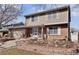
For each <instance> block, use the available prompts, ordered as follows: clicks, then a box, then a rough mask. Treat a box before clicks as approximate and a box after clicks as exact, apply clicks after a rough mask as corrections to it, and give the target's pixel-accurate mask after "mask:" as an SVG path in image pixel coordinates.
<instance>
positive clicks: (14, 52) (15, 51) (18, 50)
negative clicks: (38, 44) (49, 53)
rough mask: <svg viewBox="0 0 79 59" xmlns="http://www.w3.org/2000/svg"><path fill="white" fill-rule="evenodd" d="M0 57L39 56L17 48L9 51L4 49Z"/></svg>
mask: <svg viewBox="0 0 79 59" xmlns="http://www.w3.org/2000/svg"><path fill="white" fill-rule="evenodd" d="M0 55H39V54H37V53H34V52H30V51H25V50H21V49H17V48H9V49H3V50H2V51H1V52H0Z"/></svg>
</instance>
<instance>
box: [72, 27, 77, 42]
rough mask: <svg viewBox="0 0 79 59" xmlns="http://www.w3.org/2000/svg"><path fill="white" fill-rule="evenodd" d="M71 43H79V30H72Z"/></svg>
mask: <svg viewBox="0 0 79 59" xmlns="http://www.w3.org/2000/svg"><path fill="white" fill-rule="evenodd" d="M71 41H72V42H79V30H77V29H74V28H71Z"/></svg>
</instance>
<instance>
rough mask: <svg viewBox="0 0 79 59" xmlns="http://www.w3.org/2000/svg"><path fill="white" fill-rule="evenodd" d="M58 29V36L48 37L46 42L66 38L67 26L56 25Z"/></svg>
mask: <svg viewBox="0 0 79 59" xmlns="http://www.w3.org/2000/svg"><path fill="white" fill-rule="evenodd" d="M56 26H58V27H60V30H61V31H60V32H61V33H60V35H49V37H48V40H53V39H65V37H66V36H68V26H67V25H56Z"/></svg>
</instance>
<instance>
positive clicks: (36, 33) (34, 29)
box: [32, 27, 39, 35]
mask: <svg viewBox="0 0 79 59" xmlns="http://www.w3.org/2000/svg"><path fill="white" fill-rule="evenodd" d="M32 35H39V33H38V27H33V28H32Z"/></svg>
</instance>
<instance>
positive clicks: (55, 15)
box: [48, 12, 58, 20]
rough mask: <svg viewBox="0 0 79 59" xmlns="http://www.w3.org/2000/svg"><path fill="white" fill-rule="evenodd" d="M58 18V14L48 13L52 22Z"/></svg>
mask: <svg viewBox="0 0 79 59" xmlns="http://www.w3.org/2000/svg"><path fill="white" fill-rule="evenodd" d="M57 18H58V13H53V12H51V13H48V20H52V19H57Z"/></svg>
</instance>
